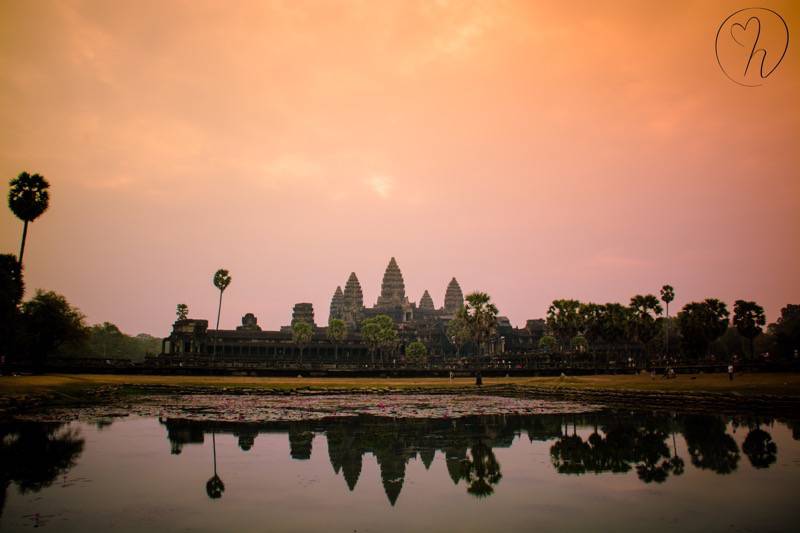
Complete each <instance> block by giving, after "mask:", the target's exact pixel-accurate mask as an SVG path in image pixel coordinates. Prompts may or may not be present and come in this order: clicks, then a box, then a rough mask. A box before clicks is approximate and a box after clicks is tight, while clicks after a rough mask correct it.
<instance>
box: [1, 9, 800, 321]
mask: <svg viewBox="0 0 800 533" xmlns="http://www.w3.org/2000/svg"><path fill="white" fill-rule="evenodd" d="M763 5H764V6H765V7H769V8H770V9H772V10H774V11H776V12H778V13H780V14H781V16H782V17H783V18H784V19H785V21H786V23H787V25H788V28H789V32H790V34H791V35H792V36H794V33H792V32H793V31H794V29H795V28H800V8H798V4H797V3H794V4H793V3H792V2H771V1H764V2H763ZM742 7H749V4H748V5H744V4H742V5H740V3H737V2H710V1H700V2H686V1H675V2H668V3H663V4H661V3H654V2H572V3H568V4H564V3H563V2H558V1H553V2H549V1H542V2H538V1H520V2H514V1H508V2H507V1H502V0H490V1H485V2H481V1H477V2H458V1H420V2H417V1H413V0H398V1H381V2H372V1H327V0H318V1H312V2H303V1H289V0H287V1H285V2H281V1H273V2H267V1H259V2H252V3H249V2H244V1H237V2H221V1H217V2H200V1H191V2H190V1H187V2H173V1H170V2H161V1H158V2H155V1H154V2H151V1H140V2H103V1H100V2H69V1H66V2H52V3H51V2H46V1H35V2H16V1H8V0H0V177H4V178H3V180H2V184H1V185H0V192H2V193H3V195H4V196H7V192H8V181H9V180H10V179H12V178H13V177H15V176H16V175H17V174H19V173H20V172H22V171H29V172H37V173H40V174H42V175H44V176H45V178H46V179H47V180H48V181H49V182H50V184H51V202H50V208H49V209H48V210H47V211H46V212H45V213H44V214H43V215H42V216H41V217H40V218H39V219H38V220H36V221H35V222H33V223H32V224H31V225H30V227H29V232H28V242H27V245H26V250H25V258H24V259H25V279H26V285H27V292H26V296H27V297H30V296H31V295H33V293H34V291H35V289H38V288H42V289H48V290H54V291H56V292H59V293H61V294H63V295H64V296H66V297H67V299H68V300H69V301H70V302H71V303H72V304H73V305H75V306H77V307H78V308H80V309H81V311H82V312H83V313H84V314H85V315H86V316H87V321H88V322H89V323H99V322H103V321H110V322H113V323H115V324H117V325H118V326H119V327H120V328H121V329H122V330H123V331H125V332H127V333H131V334H136V333H140V332H147V333H150V334H154V335H160V336H165V335H167V334H168V333H169V331H170V328H171V324H172V322H173V320H174V319H175V306H176V304H178V303H186V304H187V305H188V306H189V309H190V316H192V317H195V318H205V319H209V321H210V322H211V323H212V324H213V322H214V320H215V318H216V305H217V296H218V293H217V291H216V289H215V288H214V287H213V285H212V276H213V274H214V272H215V271H216V270H217V269H218V268H226V269H228V270H229V271H230V273H231V276H232V278H233V281H232V283H231V285H230V287H229V288H228V289H227V290H226V291H225V294H224V299H223V306H222V319H221V327H224V328H233V327H235V326H236V325H238V324H240V323H241V317H242V316H243V315H244V314H245V313H248V312H252V313H254V314H255V315H256V316H257V317H258V319H259V325H261V326H262V327H263V328H265V329H276V328H278V327H279V326H281V325H285V324H288V323H289V322H290V319H291V310H292V305H293V304H294V303H296V302H312V303H313V304H314V309H315V313H316V320H317V323H318V324H324V323H326V322H327V316H328V309H329V305H330V298H331V296H332V295H333V292H334V290H335V288H336V286H337V285H341V286H344V284H345V281H346V280H347V277H348V275H349V274H350V272H351V271H355V272H356V274H357V275H358V277H359V279H360V280H361V284H362V287H363V290H364V300H365V304H366V305H368V306H371V305H373V304H374V303H375V301H376V300H377V297H378V295H379V292H380V282H381V278H382V275H383V271H384V269H385V268H386V265H387V263H388V262H389V258H390V257H392V256H394V257H396V258H397V261H398V263H399V265H400V268H401V269H402V272H403V275H404V278H405V284H406V293H407V295H408V297H409V299H410V300H412V301H419V298H420V297H421V295H422V292H423V291H424V290H425V289H427V290H429V291H430V294H431V296H432V297H433V300H434V303H435V305H436V306H437V307H439V306H441V305H442V304H443V300H444V292H445V288H446V286H447V283H448V282H449V281H450V279H451V278H452V277H454V276H455V277H456V278H457V279H458V280H459V282H460V284H461V287H462V288H463V290H464V292H465V293H466V292H469V291H473V290H482V291H485V292H488V293H489V294H490V295H491V297H492V299H493V301H495V302H496V304H497V305H498V307H499V309H500V313H501V314H502V315H505V316H508V317H509V318H510V320H511V322H512V323H513V324H515V325H524V323H525V320H526V319H529V318H538V317H544V315H545V313H546V310H547V307H548V305H549V303H550V302H551V301H552V300H554V299H557V298H576V299H579V300H582V301H592V302H597V303H605V302H623V303H625V302H627V301H628V300H629V299H630V297H631V296H632V295H634V294H639V293H654V294H657V293H658V291H659V289H660V287H661V286H662V285H663V284H665V283H669V284H671V285H673V286H674V287H675V291H676V299H675V302H673V304H672V306H671V311H672V310H674V311H677V310H678V309H679V308H680V307H681V306H683V305H684V304H685V303H687V302H690V301H696V300H700V299H703V298H707V297H716V298H720V299H722V300H724V301H726V302H727V303H728V306H729V308H730V309H732V307H733V302H734V300H736V299H746V300H755V301H757V302H759V303H761V304H762V305H763V306H764V307H765V309H766V312H767V318H768V320H770V321H774V320H775V319H776V318H777V317H778V315H779V312H780V308H781V307H783V306H784V305H786V304H787V303H800V276H798V273H800V244H799V243H800V208H799V207H800V206H798V203H799V202H800V172H798V168H800V137H799V136H798V132H800V105H798V103H797V102H798V99H797V95H798V94H800V49H798V47H797V45H796V44H795V42H790V44H789V48H788V51H787V53H786V55H785V57H784V59H783V61H782V62H781V63H780V65H779V66H778V68H777V69H776V70H775V71H774V72H773V73H772V74H771V75H770V76H769V77H768V78H767V79H766V80H765V83H764V84H763V85H761V86H759V87H745V86H742V85H739V84H737V83H734V82H733V81H732V80H731V79H729V78H728V77H726V75H725V74H724V73H723V72H722V70H721V69H720V67H719V65H718V64H717V59H716V54H715V36H716V33H717V29H718V28H719V27H720V24H722V22H723V20H725V19H726V17H728V16H729V15H730V14H731V13H733V12H734V11H736V10H738V9H740V8H742ZM747 30H748V31H749V30H750V28H747ZM731 32H733V30H731ZM740 37H741V35H740ZM745 37H746V36H745ZM742 38H744V37H742ZM765 46H767V45H765ZM771 46H772V45H771V44H769V43H768V47H771ZM770 53H772V50H771V49H770V51H769V52H768V54H770ZM768 57H770V58H772V59H770V60H773V59H774V56H768ZM793 95H794V96H793ZM21 232H22V223H21V222H20V221H19V220H17V219H16V218H14V216H13V214H11V213H10V212H9V211H8V210H7V209H2V210H0V253H15V254H16V253H18V250H19V241H20V237H21Z"/></svg>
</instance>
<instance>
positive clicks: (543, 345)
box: [539, 335, 558, 353]
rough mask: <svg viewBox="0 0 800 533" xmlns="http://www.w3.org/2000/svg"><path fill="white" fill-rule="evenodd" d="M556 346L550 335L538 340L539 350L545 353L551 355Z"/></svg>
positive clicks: (554, 339) (556, 342)
mask: <svg viewBox="0 0 800 533" xmlns="http://www.w3.org/2000/svg"><path fill="white" fill-rule="evenodd" d="M556 344H558V341H557V340H556V338H555V337H553V336H552V335H544V336H543V337H542V338H541V339H539V349H540V350H544V351H546V352H547V353H552V352H553V350H554V349H555V347H556Z"/></svg>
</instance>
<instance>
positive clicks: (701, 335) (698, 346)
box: [678, 298, 729, 357]
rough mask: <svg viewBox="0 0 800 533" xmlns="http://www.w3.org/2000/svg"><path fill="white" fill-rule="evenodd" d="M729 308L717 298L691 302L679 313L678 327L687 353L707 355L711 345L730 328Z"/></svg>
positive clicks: (695, 355)
mask: <svg viewBox="0 0 800 533" xmlns="http://www.w3.org/2000/svg"><path fill="white" fill-rule="evenodd" d="M728 316H729V313H728V308H727V306H726V305H725V303H724V302H721V301H719V300H717V299H716V298H708V299H706V300H704V301H702V302H691V303H688V304H686V305H685V306H683V309H682V310H681V312H680V313H678V327H679V328H680V332H681V337H682V339H683V343H684V347H685V348H686V351H687V353H689V354H690V355H692V356H694V357H699V356H701V355H706V354H707V353H708V347H709V345H710V344H711V343H712V342H714V341H715V340H716V339H717V338H719V337H720V336H722V334H723V333H725V330H727V329H728Z"/></svg>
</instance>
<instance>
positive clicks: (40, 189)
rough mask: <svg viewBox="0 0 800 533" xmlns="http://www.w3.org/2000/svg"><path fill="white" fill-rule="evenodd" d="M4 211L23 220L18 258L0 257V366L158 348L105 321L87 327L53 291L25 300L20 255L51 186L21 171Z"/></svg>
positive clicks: (139, 355)
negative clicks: (49, 357)
mask: <svg viewBox="0 0 800 533" xmlns="http://www.w3.org/2000/svg"><path fill="white" fill-rule="evenodd" d="M9 185H10V188H9V192H8V207H9V209H10V210H11V212H12V213H14V215H15V216H16V217H17V218H19V219H20V220H21V221H22V222H23V229H22V239H21V242H20V251H19V257H17V256H15V255H13V254H0V362H2V363H5V362H9V363H10V362H25V363H29V364H32V365H33V366H34V368H41V367H42V366H43V364H44V361H45V358H46V357H47V356H50V355H62V356H80V357H105V358H128V359H143V358H144V356H145V354H147V353H157V352H159V351H160V350H161V341H160V339H157V338H155V337H151V336H149V335H144V334H142V335H137V336H136V337H132V336H130V335H126V334H125V333H123V332H121V331H120V330H119V328H118V327H117V326H115V325H114V324H111V323H109V322H104V323H103V324H96V325H93V326H89V325H87V324H86V317H85V316H84V315H83V313H81V311H80V310H79V309H78V308H77V307H74V306H72V305H70V303H69V302H68V301H67V299H66V298H65V297H64V296H63V295H61V294H58V293H56V292H54V291H47V290H41V289H40V290H37V291H36V293H35V294H34V296H33V297H32V298H30V299H28V300H27V301H25V300H24V295H25V282H24V279H23V278H24V267H23V262H22V261H23V257H24V254H25V245H26V242H27V238H28V232H29V225H30V224H32V223H33V222H34V221H35V220H36V219H38V218H39V217H40V216H41V215H42V214H43V213H44V212H45V211H47V209H48V207H49V205H50V192H49V189H50V183H48V181H47V180H46V179H45V178H44V177H42V176H41V175H39V174H30V173H28V172H22V173H20V174H19V175H18V176H17V177H16V178H14V179H12V180H11V181H10V183H9Z"/></svg>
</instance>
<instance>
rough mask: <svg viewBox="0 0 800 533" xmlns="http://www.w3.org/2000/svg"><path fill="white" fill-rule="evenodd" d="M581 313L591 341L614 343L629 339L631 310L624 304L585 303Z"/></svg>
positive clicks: (588, 338) (587, 335)
mask: <svg viewBox="0 0 800 533" xmlns="http://www.w3.org/2000/svg"><path fill="white" fill-rule="evenodd" d="M580 314H581V316H582V318H581V320H582V321H583V324H584V326H583V327H584V329H585V330H586V337H587V340H588V341H589V342H592V343H603V344H608V345H614V344H618V343H621V342H624V341H625V340H626V339H627V334H628V331H629V329H630V325H629V321H630V314H631V312H630V309H629V308H627V307H625V306H624V305H622V304H618V303H607V304H604V305H598V304H583V305H581V309H580Z"/></svg>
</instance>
